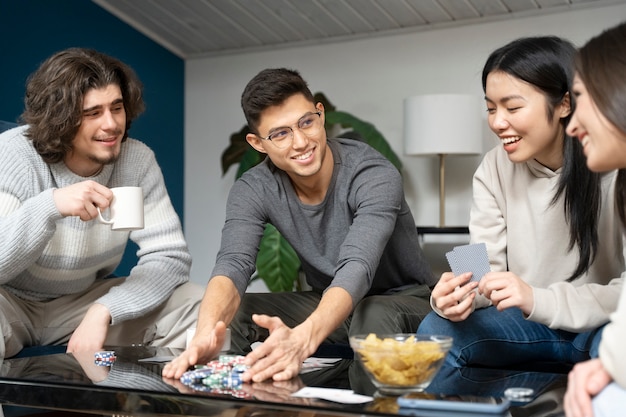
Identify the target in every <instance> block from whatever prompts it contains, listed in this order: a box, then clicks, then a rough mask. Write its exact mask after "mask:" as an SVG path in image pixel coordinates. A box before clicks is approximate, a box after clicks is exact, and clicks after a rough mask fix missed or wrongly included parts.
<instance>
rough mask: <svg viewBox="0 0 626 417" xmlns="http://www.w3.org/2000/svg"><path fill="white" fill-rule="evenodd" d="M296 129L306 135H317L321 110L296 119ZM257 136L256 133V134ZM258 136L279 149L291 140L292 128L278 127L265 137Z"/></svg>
mask: <svg viewBox="0 0 626 417" xmlns="http://www.w3.org/2000/svg"><path fill="white" fill-rule="evenodd" d="M296 125H297V127H298V130H299V131H300V132H302V134H304V135H305V136H306V137H308V138H310V137H313V136H315V135H317V134H318V133H319V132H320V130H321V128H322V112H321V111H316V112H315V113H307V114H305V115H304V116H302V117H301V118H300V120H298V123H297V124H296ZM257 136H258V135H257ZM259 138H261V139H263V140H269V141H270V142H272V143H273V144H274V146H276V147H277V148H279V149H285V148H288V147H289V146H290V145H291V143H292V142H293V128H291V127H289V126H285V127H279V128H278V129H276V130H274V131H273V132H272V133H270V134H269V136H267V137H265V138H264V137H261V136H259Z"/></svg>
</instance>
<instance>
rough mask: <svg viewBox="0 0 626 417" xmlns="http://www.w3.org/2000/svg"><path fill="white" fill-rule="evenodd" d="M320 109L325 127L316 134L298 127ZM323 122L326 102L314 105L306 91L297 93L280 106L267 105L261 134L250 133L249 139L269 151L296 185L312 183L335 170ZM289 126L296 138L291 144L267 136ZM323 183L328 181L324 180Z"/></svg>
mask: <svg viewBox="0 0 626 417" xmlns="http://www.w3.org/2000/svg"><path fill="white" fill-rule="evenodd" d="M318 111H319V112H321V115H320V116H319V117H320V120H319V122H320V123H321V125H322V128H321V129H319V130H318V131H317V132H316V134H314V135H309V134H306V135H305V134H304V133H303V131H302V130H301V129H300V128H298V122H299V121H300V120H301V119H302V118H303V117H304V116H306V115H310V114H312V113H315V112H318ZM315 117H318V116H315ZM323 126H324V106H323V105H322V104H321V103H318V104H317V105H314V104H313V103H312V102H310V101H309V100H307V99H306V98H305V97H304V96H303V95H301V94H296V95H293V96H291V97H289V98H288V99H286V100H285V101H284V102H283V103H282V104H280V105H278V106H272V107H268V108H267V109H265V110H264V111H263V112H262V113H261V118H260V120H259V124H258V128H257V129H258V132H259V134H258V135H255V134H252V133H249V134H248V135H247V136H246V139H247V140H248V143H250V145H252V146H253V147H254V148H255V149H256V150H257V151H259V152H262V153H265V154H267V155H268V156H269V158H270V159H271V160H272V162H273V163H274V165H276V166H277V167H278V168H280V169H282V170H283V171H285V172H286V173H287V175H289V177H290V178H291V180H292V181H293V182H294V184H295V185H296V186H298V184H303V185H304V184H308V186H311V185H312V184H315V183H317V182H319V180H320V179H326V178H327V177H328V178H330V174H332V156H330V158H329V157H328V156H329V155H330V151H328V152H327V150H328V147H327V143H326V131H325V130H324V128H323ZM286 127H288V128H290V129H291V130H292V131H293V140H292V141H291V144H290V145H289V146H286V147H284V148H279V147H277V146H276V145H274V144H273V143H272V141H271V140H267V139H263V138H266V137H268V136H269V135H270V134H271V133H274V132H276V131H279V130H281V128H286ZM281 146H283V145H281ZM320 177H321V178H320ZM321 183H322V184H324V183H326V181H324V180H322V181H321Z"/></svg>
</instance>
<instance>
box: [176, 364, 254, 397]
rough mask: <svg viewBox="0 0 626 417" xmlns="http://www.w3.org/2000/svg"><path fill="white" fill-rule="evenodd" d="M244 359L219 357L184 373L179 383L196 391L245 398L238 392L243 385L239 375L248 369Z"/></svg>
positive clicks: (244, 394)
mask: <svg viewBox="0 0 626 417" xmlns="http://www.w3.org/2000/svg"><path fill="white" fill-rule="evenodd" d="M244 359H245V356H240V355H220V356H219V358H218V359H217V360H214V361H211V362H209V363H207V364H206V365H199V366H196V367H195V368H194V369H193V370H190V371H187V372H185V373H184V374H183V376H181V377H180V382H182V383H183V384H185V385H187V386H189V387H191V388H193V389H194V390H196V391H204V392H212V393H216V394H230V395H232V396H235V397H245V396H247V394H246V393H245V392H243V391H241V390H239V388H241V385H242V384H243V382H242V381H241V374H243V373H244V372H245V371H246V369H248V366H246V365H245V364H244V363H243V362H244Z"/></svg>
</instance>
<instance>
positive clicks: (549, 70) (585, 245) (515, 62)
mask: <svg viewBox="0 0 626 417" xmlns="http://www.w3.org/2000/svg"><path fill="white" fill-rule="evenodd" d="M575 54H576V48H575V47H574V45H572V44H571V43H570V42H569V41H566V40H564V39H561V38H558V37H556V36H541V37H527V38H520V39H517V40H514V41H513V42H510V43H508V44H507V45H505V46H503V47H501V48H499V49H497V50H495V51H494V52H493V53H492V54H491V55H490V56H489V58H488V59H487V62H486V63H485V66H484V68H483V74H482V83H483V91H484V90H485V89H486V83H487V76H488V75H489V74H490V73H491V72H493V71H502V72H505V73H507V74H510V75H512V76H514V77H516V78H518V79H520V80H523V81H525V82H527V83H529V84H531V85H533V86H535V87H536V88H538V89H539V90H540V91H541V92H542V93H543V94H544V96H545V97H546V101H547V104H548V106H547V107H548V109H547V110H548V114H547V116H548V118H549V119H551V118H552V116H553V115H554V109H555V107H556V106H557V105H558V104H559V103H561V102H562V101H563V100H564V99H565V98H566V96H567V95H569V100H570V105H571V112H570V114H569V115H568V116H567V117H564V118H561V121H560V123H561V124H562V125H563V135H564V138H563V167H562V168H561V176H560V178H559V184H558V187H557V188H556V190H555V193H554V197H553V198H552V201H551V204H555V203H556V202H557V201H558V200H559V198H560V197H561V196H563V198H564V211H565V219H566V221H567V223H568V225H569V231H570V241H569V250H572V249H573V248H574V246H577V247H578V254H579V260H578V265H577V266H576V269H575V270H574V271H573V272H572V274H571V275H570V277H569V278H568V279H567V281H573V280H575V279H577V278H579V277H580V276H581V275H582V274H584V273H585V272H587V270H589V266H590V265H591V263H592V262H593V259H594V258H595V254H596V251H597V248H598V225H597V222H598V216H599V211H600V201H601V199H600V197H601V188H600V175H599V174H597V173H593V172H591V171H589V170H588V169H587V167H586V160H585V154H584V153H583V147H582V145H581V144H580V142H579V141H578V140H576V139H574V138H572V137H570V136H568V135H567V134H566V133H565V128H566V127H567V124H568V123H569V120H570V118H571V115H572V114H573V113H574V106H575V103H574V95H573V94H572V80H573V73H574V65H573V62H574V56H575Z"/></svg>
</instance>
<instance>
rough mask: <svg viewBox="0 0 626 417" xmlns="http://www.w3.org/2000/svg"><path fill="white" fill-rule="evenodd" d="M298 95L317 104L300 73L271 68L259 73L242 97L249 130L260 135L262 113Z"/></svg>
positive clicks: (242, 106) (247, 86)
mask: <svg viewBox="0 0 626 417" xmlns="http://www.w3.org/2000/svg"><path fill="white" fill-rule="evenodd" d="M296 94H302V95H303V96H304V97H305V98H306V99H307V100H309V101H311V102H312V103H313V102H315V99H314V98H313V94H312V93H311V90H309V87H308V85H307V83H306V81H304V80H303V79H302V77H301V76H300V73H298V71H295V70H290V69H287V68H270V69H265V70H263V71H261V72H259V73H258V74H257V75H256V76H255V77H254V78H253V79H252V80H250V82H248V85H246V88H245V89H244V90H243V94H242V95H241V108H242V109H243V114H244V115H245V117H246V122H247V123H248V128H249V129H250V130H251V131H252V132H254V133H259V132H258V131H257V128H258V126H259V120H260V118H261V113H262V112H263V111H264V110H265V109H267V108H268V107H272V106H278V105H280V104H282V103H283V102H284V101H285V100H287V99H288V98H289V97H291V96H294V95H296Z"/></svg>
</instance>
